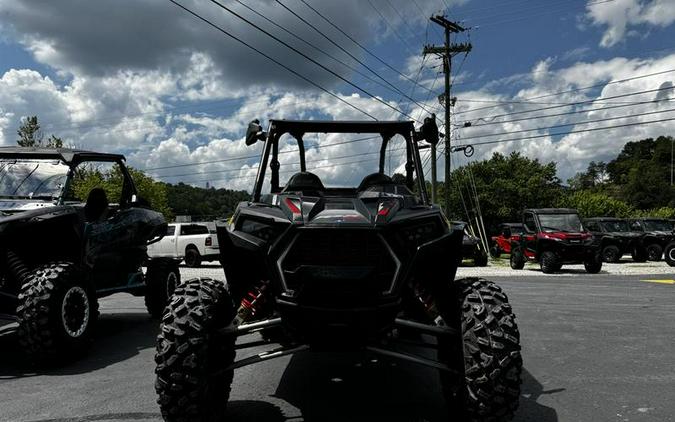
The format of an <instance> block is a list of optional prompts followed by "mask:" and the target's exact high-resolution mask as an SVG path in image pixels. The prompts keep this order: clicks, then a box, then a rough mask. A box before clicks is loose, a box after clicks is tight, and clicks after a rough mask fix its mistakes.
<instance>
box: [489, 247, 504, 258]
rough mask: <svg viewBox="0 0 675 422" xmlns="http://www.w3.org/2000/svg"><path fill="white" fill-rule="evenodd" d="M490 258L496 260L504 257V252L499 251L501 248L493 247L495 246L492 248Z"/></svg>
mask: <svg viewBox="0 0 675 422" xmlns="http://www.w3.org/2000/svg"><path fill="white" fill-rule="evenodd" d="M490 256H491V257H493V258H494V259H497V258H499V257H500V256H502V250H501V249H499V246H497V245H493V246H492V247H491V248H490Z"/></svg>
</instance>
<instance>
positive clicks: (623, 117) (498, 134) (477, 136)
mask: <svg viewBox="0 0 675 422" xmlns="http://www.w3.org/2000/svg"><path fill="white" fill-rule="evenodd" d="M672 111H675V108H670V109H667V110H660V111H650V112H647V113H638V114H629V115H625V116H617V117H606V118H602V119H594V120H585V121H581V122H572V123H565V124H559V125H554V126H546V127H537V128H532V129H521V130H510V131H508V132H501V133H491V134H486V135H475V136H468V137H462V141H466V140H468V139H478V138H487V137H490V136H502V135H510V134H513V133H523V132H532V131H535V130H548V129H557V128H560V127H566V126H576V125H588V124H591V123H598V122H607V121H610V120H619V119H629V118H633V117H641V116H650V115H652V114H659V113H669V112H672Z"/></svg>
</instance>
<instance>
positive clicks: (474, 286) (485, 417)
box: [438, 278, 523, 422]
mask: <svg viewBox="0 0 675 422" xmlns="http://www.w3.org/2000/svg"><path fill="white" fill-rule="evenodd" d="M455 283H456V285H457V292H458V294H459V297H458V300H459V301H460V304H461V310H462V316H461V317H462V340H463V346H464V347H463V348H464V368H465V369H464V372H465V374H464V376H465V382H464V386H465V388H466V391H465V394H464V397H465V402H464V409H463V410H464V411H465V417H466V420H467V421H469V422H488V421H489V422H507V421H510V420H511V419H512V418H513V415H514V412H515V411H516V409H517V408H518V403H519V398H520V384H521V372H522V367H523V360H522V357H521V355H520V333H519V331H518V326H517V325H516V321H515V319H516V317H515V315H514V314H513V311H512V309H511V305H509V302H508V298H507V297H506V294H504V292H503V291H502V289H501V288H500V287H499V286H497V285H496V284H495V283H493V282H491V281H487V280H484V279H480V278H468V279H460V280H456V281H455ZM438 345H439V351H438V354H439V360H440V361H441V362H443V363H446V364H447V365H448V366H450V367H456V366H457V363H456V362H452V361H450V359H449V357H450V356H452V350H451V347H452V345H451V344H450V343H448V342H447V341H441V339H439V343H438ZM457 382H458V380H457V377H455V376H452V375H448V374H447V373H445V372H441V383H442V386H443V391H444V393H445V395H446V396H447V397H446V398H447V400H448V401H450V402H451V403H457V398H456V396H455V395H454V394H453V392H456V391H457ZM459 404H460V405H461V403H459Z"/></svg>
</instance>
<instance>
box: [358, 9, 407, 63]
mask: <svg viewBox="0 0 675 422" xmlns="http://www.w3.org/2000/svg"><path fill="white" fill-rule="evenodd" d="M367 1H368V4H369V5H370V8H371V9H373V10H374V11H375V12H376V13H377V14H378V15H379V16H380V19H382V20H383V21H384V23H385V25H387V26H388V27H389V29H390V30H391V32H392V33H393V34H394V35H395V36H396V38H398V39H399V41H401V43H403V44H405V46H406V48H407V49H408V53H410V54H414V53H413V49H412V47H411V46H410V44H409V43H408V41H406V40H405V39H404V38H403V37H402V36H401V34H399V33H398V31H397V30H396V28H394V26H393V25H391V24H390V23H389V20H388V19H387V18H385V17H384V15H383V14H382V12H380V9H378V8H376V7H375V5H373V2H372V1H370V0H367ZM386 1H387V3H389V0H386ZM389 6H391V3H389ZM391 7H392V8H393V7H394V6H391Z"/></svg>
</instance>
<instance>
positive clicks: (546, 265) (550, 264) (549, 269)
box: [540, 251, 562, 274]
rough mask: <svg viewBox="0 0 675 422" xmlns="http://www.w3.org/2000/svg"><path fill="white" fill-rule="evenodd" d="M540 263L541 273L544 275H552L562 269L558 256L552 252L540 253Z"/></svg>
mask: <svg viewBox="0 0 675 422" xmlns="http://www.w3.org/2000/svg"><path fill="white" fill-rule="evenodd" d="M540 261H541V262H540V265H541V272H543V273H544V274H553V273H555V272H556V271H560V268H562V264H561V263H560V259H558V255H556V253H555V252H553V251H544V252H542V253H541V258H540Z"/></svg>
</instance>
